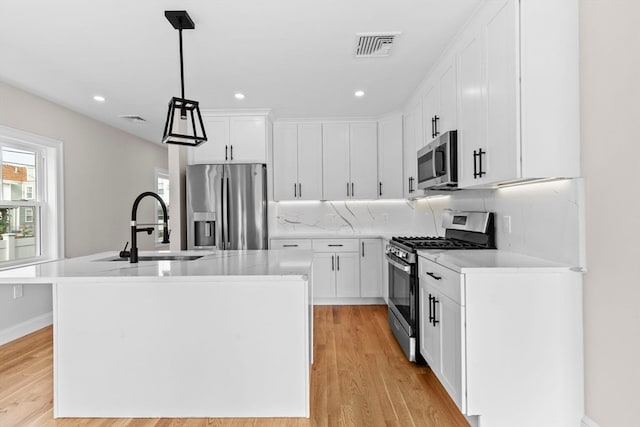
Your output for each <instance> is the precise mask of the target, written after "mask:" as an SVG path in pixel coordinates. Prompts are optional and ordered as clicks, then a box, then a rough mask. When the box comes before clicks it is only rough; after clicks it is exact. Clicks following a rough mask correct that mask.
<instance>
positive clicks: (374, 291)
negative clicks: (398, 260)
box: [359, 239, 382, 298]
mask: <svg viewBox="0 0 640 427" xmlns="http://www.w3.org/2000/svg"><path fill="white" fill-rule="evenodd" d="M381 254H382V241H381V240H380V239H360V294H359V296H361V297H363V298H380V297H382V258H381Z"/></svg>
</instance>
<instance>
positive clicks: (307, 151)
mask: <svg viewBox="0 0 640 427" xmlns="http://www.w3.org/2000/svg"><path fill="white" fill-rule="evenodd" d="M298 183H299V186H298V194H297V195H298V199H301V200H320V199H322V125H320V124H319V123H309V124H298Z"/></svg>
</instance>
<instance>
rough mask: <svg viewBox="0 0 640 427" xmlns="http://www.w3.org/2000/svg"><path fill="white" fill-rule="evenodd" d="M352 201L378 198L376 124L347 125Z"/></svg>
mask: <svg viewBox="0 0 640 427" xmlns="http://www.w3.org/2000/svg"><path fill="white" fill-rule="evenodd" d="M349 153H350V163H351V167H350V170H351V195H350V198H352V199H365V200H367V199H368V200H371V199H374V200H375V199H377V198H378V124H377V123H376V122H370V123H351V124H350V125H349Z"/></svg>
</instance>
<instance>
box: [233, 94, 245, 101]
mask: <svg viewBox="0 0 640 427" xmlns="http://www.w3.org/2000/svg"><path fill="white" fill-rule="evenodd" d="M233 96H235V97H236V99H244V93H240V92H238V93H236V94H235V95H233Z"/></svg>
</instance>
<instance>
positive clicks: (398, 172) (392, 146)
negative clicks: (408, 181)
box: [378, 114, 403, 199]
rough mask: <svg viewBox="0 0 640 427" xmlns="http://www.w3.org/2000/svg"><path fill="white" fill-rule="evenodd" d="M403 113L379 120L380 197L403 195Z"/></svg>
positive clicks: (398, 196) (396, 197) (393, 197)
mask: <svg viewBox="0 0 640 427" xmlns="http://www.w3.org/2000/svg"><path fill="white" fill-rule="evenodd" d="M402 157H403V154H402V115H401V114H394V115H391V116H388V117H385V118H383V119H381V120H380V121H378V198H379V199H401V198H402V197H403V188H402V183H403V173H402Z"/></svg>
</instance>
